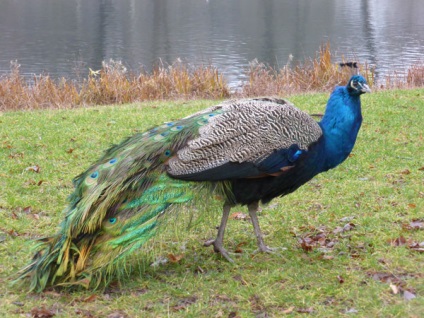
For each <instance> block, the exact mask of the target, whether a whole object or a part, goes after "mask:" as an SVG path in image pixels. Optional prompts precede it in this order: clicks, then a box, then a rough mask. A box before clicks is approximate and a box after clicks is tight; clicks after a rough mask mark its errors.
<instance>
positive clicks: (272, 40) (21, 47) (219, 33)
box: [0, 0, 424, 87]
mask: <svg viewBox="0 0 424 318" xmlns="http://www.w3.org/2000/svg"><path fill="white" fill-rule="evenodd" d="M423 17H424V1H422V0H407V1H405V0H373V1H369V0H357V1H351V0H314V1H310V0H296V1H293V0H90V1H84V0H31V1H18V0H1V1H0V73H4V72H8V71H9V69H10V61H11V60H17V61H18V63H19V64H21V73H23V74H25V75H29V74H41V73H48V74H50V75H51V76H53V77H55V78H58V77H62V76H64V77H66V78H78V77H79V76H82V77H86V76H87V74H88V68H89V67H90V68H92V69H99V68H101V63H102V61H103V60H109V59H114V60H122V62H123V63H124V64H125V65H126V66H127V67H128V68H130V69H132V70H135V71H137V70H139V68H140V67H143V68H145V69H146V70H151V69H152V67H153V65H155V64H157V63H158V62H159V61H162V62H164V63H172V62H174V61H175V60H176V59H177V58H181V59H182V60H183V61H186V62H189V63H192V64H195V65H197V64H212V65H214V66H216V67H217V68H218V69H219V70H220V71H221V72H222V73H224V74H225V76H226V78H227V79H228V81H229V82H230V84H231V86H233V87H234V86H237V85H238V84H239V83H240V81H242V80H243V79H245V74H246V70H247V68H248V65H249V62H250V61H252V60H254V59H257V60H258V61H260V62H264V63H266V64H269V65H271V66H275V67H278V66H283V65H285V64H286V63H287V61H288V59H289V56H291V55H292V56H293V57H294V60H300V61H301V60H304V59H305V58H308V57H313V56H314V55H315V52H316V51H317V50H318V48H319V46H320V45H321V44H322V43H324V42H326V41H329V42H330V43H331V47H332V50H333V51H335V52H336V53H337V56H338V57H339V58H341V57H342V56H344V57H345V59H347V60H359V61H360V62H368V63H370V64H371V65H374V66H375V67H376V74H377V76H380V77H381V76H382V75H384V74H387V73H388V72H391V71H393V70H399V71H404V70H405V69H406V68H407V67H408V66H410V65H411V64H414V63H416V62H421V61H423V60H424V58H423V52H424V32H423V31H424V18H423Z"/></svg>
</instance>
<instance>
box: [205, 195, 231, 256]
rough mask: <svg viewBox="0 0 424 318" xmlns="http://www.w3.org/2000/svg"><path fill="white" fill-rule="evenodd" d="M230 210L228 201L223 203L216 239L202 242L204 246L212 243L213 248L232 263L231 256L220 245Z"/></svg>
mask: <svg viewBox="0 0 424 318" xmlns="http://www.w3.org/2000/svg"><path fill="white" fill-rule="evenodd" d="M230 210H231V205H230V204H228V203H225V204H224V208H223V209H222V219H221V224H220V225H219V228H218V235H217V236H216V239H214V240H209V241H206V242H205V243H204V246H211V245H213V250H214V251H215V252H216V253H220V254H221V255H222V256H223V257H224V258H225V259H226V260H227V261H229V262H230V263H234V261H233V260H232V258H231V257H230V256H229V255H228V252H227V250H226V249H225V248H224V247H223V246H222V243H223V241H224V232H225V227H226V226H227V221H228V216H229V215H230Z"/></svg>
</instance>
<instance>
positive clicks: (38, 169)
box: [25, 165, 40, 173]
mask: <svg viewBox="0 0 424 318" xmlns="http://www.w3.org/2000/svg"><path fill="white" fill-rule="evenodd" d="M25 170H26V171H33V172H35V173H39V172H40V166H38V165H34V166H30V167H27V168H25Z"/></svg>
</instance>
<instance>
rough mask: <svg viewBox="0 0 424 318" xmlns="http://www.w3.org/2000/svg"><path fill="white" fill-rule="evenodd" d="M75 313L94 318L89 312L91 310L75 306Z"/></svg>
mask: <svg viewBox="0 0 424 318" xmlns="http://www.w3.org/2000/svg"><path fill="white" fill-rule="evenodd" d="M75 313H76V314H77V315H79V316H83V317H86V318H94V315H93V314H92V313H91V311H89V310H87V309H81V308H76V309H75Z"/></svg>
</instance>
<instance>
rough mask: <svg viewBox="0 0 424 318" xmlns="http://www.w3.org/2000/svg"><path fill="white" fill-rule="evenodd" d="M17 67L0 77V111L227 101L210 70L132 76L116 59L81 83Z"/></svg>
mask: <svg viewBox="0 0 424 318" xmlns="http://www.w3.org/2000/svg"><path fill="white" fill-rule="evenodd" d="M19 67H20V66H19V64H18V63H17V62H13V63H12V64H11V72H10V74H8V75H7V76H4V77H2V78H1V79H0V110H25V109H42V108H72V107H79V106H85V105H105V104H123V103H131V102H136V101H144V100H158V99H189V98H190V99H191V98H209V99H220V98H226V97H229V95H230V93H229V90H228V86H227V83H226V81H225V79H224V76H223V75H222V74H219V73H218V70H217V69H216V68H214V67H212V66H197V67H194V66H190V65H188V64H184V63H182V62H181V61H177V62H175V63H174V64H172V65H168V66H165V65H163V64H160V65H159V66H157V67H156V68H155V69H154V70H153V71H152V72H151V73H147V72H145V71H143V70H142V71H141V73H140V74H139V75H136V74H133V73H130V72H128V71H127V69H126V68H125V66H124V65H123V64H122V62H120V61H113V60H110V61H108V62H103V65H102V69H101V70H98V71H93V70H91V69H90V74H89V75H88V77H87V78H86V79H84V80H83V81H82V82H81V83H76V82H74V81H70V80H66V79H64V78H62V79H60V80H58V81H54V80H52V79H51V77H50V76H48V75H39V76H34V77H33V78H32V79H31V80H27V79H25V78H24V77H23V76H22V75H21V74H20V72H19Z"/></svg>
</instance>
